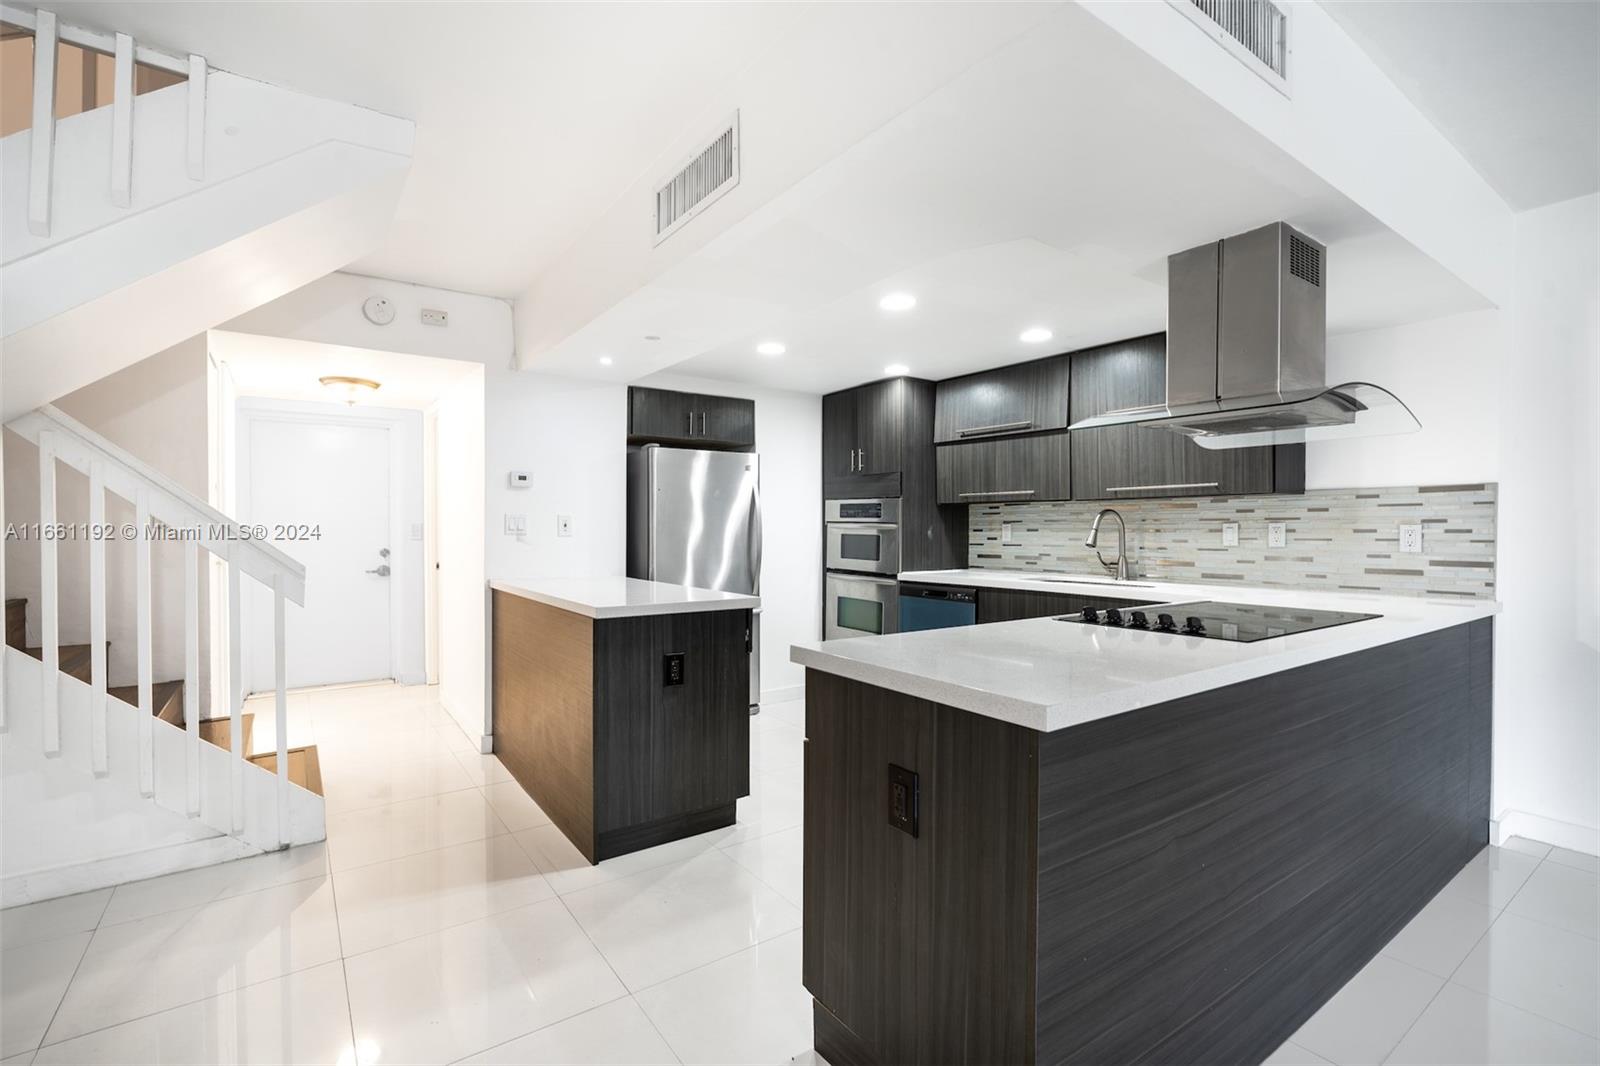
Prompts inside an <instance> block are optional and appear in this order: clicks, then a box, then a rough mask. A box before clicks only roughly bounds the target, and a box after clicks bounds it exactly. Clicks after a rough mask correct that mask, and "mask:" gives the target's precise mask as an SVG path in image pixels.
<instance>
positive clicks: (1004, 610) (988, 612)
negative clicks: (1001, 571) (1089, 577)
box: [978, 588, 1160, 625]
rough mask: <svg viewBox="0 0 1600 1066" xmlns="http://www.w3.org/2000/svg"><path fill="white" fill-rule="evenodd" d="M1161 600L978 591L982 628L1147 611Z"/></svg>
mask: <svg viewBox="0 0 1600 1066" xmlns="http://www.w3.org/2000/svg"><path fill="white" fill-rule="evenodd" d="M1158 602H1160V601H1158V600H1140V599H1128V598H1126V597H1121V596H1116V597H1113V596H1074V595H1069V594H1066V593H1057V592H1034V591H1030V590H1026V589H984V588H980V589H979V590H978V624H979V625H984V624H985V623H988V622H1014V621H1016V620H1017V619H1019V618H1055V617H1059V616H1060V615H1064V614H1076V613H1077V612H1079V611H1081V610H1083V609H1084V608H1085V607H1093V608H1094V609H1095V610H1097V611H1098V610H1104V609H1105V608H1107V607H1143V606H1145V605H1146V604H1151V603H1158Z"/></svg>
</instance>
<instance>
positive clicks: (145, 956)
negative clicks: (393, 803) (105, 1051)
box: [48, 881, 339, 1043]
mask: <svg viewBox="0 0 1600 1066" xmlns="http://www.w3.org/2000/svg"><path fill="white" fill-rule="evenodd" d="M338 957H339V930H338V925H337V923H336V921H335V920H334V911H333V886H332V885H331V884H330V883H328V882H326V881H297V882H295V883H293V884H289V885H281V886H279V887H276V888H267V889H262V890H261V891H259V892H252V893H250V894H248V895H244V896H234V897H233V898H231V899H225V900H222V901H220V902H217V903H211V904H208V905H206V906H204V907H192V908H189V909H188V910H181V911H174V912H172V913H170V914H161V915H156V916H155V917H152V918H141V919H139V920H138V921H133V922H123V923H121V924H119V925H103V926H101V927H100V929H99V930H98V931H96V932H95V934H94V939H93V940H92V941H91V942H90V944H89V950H88V951H86V952H85V953H84V956H83V962H82V963H81V964H80V965H79V967H78V974H77V976H76V977H75V978H74V979H73V982H72V986H71V987H70V988H69V989H68V990H67V995H66V998H65V999H64V1000H63V1001H62V1003H61V1010H60V1011H59V1012H58V1013H57V1014H56V1018H55V1022H54V1023H53V1024H52V1025H51V1026H50V1032H49V1034H48V1040H49V1041H50V1042H51V1043H55V1042H57V1041H59V1040H65V1039H68V1038H69V1037H74V1036H78V1035H81V1034H83V1033H86V1032H90V1031H91V1030H95V1029H101V1028H104V1027H105V1026H108V1025H115V1024H117V1023H119V1022H125V1021H132V1020H133V1019H135V1018H142V1017H143V1016H145V1015H147V1014H153V1013H154V1012H156V1011H159V1010H165V1009H167V1008H169V1007H176V1006H179V1005H181V1004H184V1003H192V1002H194V1001H195V1000H200V999H205V998H207V997H209V996H215V995H217V994H219V993H222V992H231V991H233V990H234V989H236V988H240V987H243V986H245V985H249V984H253V983H255V982H257V981H264V980H267V979H268V978H272V977H280V976H282V975H283V974H286V973H292V972H294V971H295V970H303V969H307V968H309V967H311V966H315V965H318V964H319V963H324V962H330V961H332V960H335V959H337V958H338Z"/></svg>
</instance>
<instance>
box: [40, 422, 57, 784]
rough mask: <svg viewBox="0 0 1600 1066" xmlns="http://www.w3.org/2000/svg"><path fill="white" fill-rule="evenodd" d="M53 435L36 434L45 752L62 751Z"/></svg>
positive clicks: (41, 693)
mask: <svg viewBox="0 0 1600 1066" xmlns="http://www.w3.org/2000/svg"><path fill="white" fill-rule="evenodd" d="M55 437H56V435H55V434H54V433H40V434H39V642H40V652H39V654H40V657H41V658H42V659H43V660H44V670H43V685H42V687H41V690H40V698H41V703H40V706H41V707H42V708H43V711H44V752H45V754H46V755H54V754H56V753H57V752H59V751H60V750H61V708H60V697H61V642H60V633H59V630H58V625H59V622H58V619H57V617H56V597H57V587H56V586H57V582H58V580H59V577H60V575H59V573H58V572H57V570H56V539H55V531H54V530H53V529H52V528H51V527H52V526H54V525H55V524H56V448H55Z"/></svg>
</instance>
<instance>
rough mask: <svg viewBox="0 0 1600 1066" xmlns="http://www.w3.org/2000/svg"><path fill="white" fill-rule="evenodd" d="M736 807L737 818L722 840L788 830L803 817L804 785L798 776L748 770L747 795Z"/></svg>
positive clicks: (804, 808)
mask: <svg viewBox="0 0 1600 1066" xmlns="http://www.w3.org/2000/svg"><path fill="white" fill-rule="evenodd" d="M736 809H737V812H738V813H737V815H736V817H737V819H738V820H737V821H736V823H735V824H734V826H733V827H732V828H731V829H730V830H729V831H728V836H727V838H726V841H725V843H728V844H738V843H742V842H743V841H746V840H754V839H755V838H756V837H760V836H766V835H767V834H768V833H776V832H779V831H781V830H784V829H792V828H794V827H795V826H797V825H800V824H801V823H802V822H803V821H804V820H805V813H806V805H805V786H804V784H803V782H802V781H801V780H800V779H799V778H798V777H788V776H784V775H778V774H757V773H752V774H751V775H750V795H748V796H746V797H744V798H743V799H741V800H739V802H738V804H737V805H736Z"/></svg>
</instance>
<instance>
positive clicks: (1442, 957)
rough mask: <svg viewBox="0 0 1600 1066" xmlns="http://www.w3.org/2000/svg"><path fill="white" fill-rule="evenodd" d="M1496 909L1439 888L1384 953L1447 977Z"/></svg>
mask: <svg viewBox="0 0 1600 1066" xmlns="http://www.w3.org/2000/svg"><path fill="white" fill-rule="evenodd" d="M1498 913H1499V912H1498V911H1496V910H1495V909H1494V908H1493V907H1491V906H1489V905H1488V904H1487V903H1479V902H1477V901H1476V900H1471V899H1468V898H1467V897H1466V896H1462V895H1457V894H1456V893H1453V892H1441V893H1439V894H1438V895H1437V896H1435V897H1433V899H1432V900H1431V901H1429V903H1428V905H1427V906H1426V907H1424V908H1422V913H1420V914H1418V915H1417V916H1416V917H1415V918H1413V919H1411V921H1410V922H1409V923H1407V925H1406V927H1405V928H1404V929H1402V930H1400V932H1399V933H1398V934H1397V935H1396V936H1395V938H1394V939H1393V940H1391V941H1389V943H1388V944H1387V945H1386V946H1385V947H1384V949H1383V954H1385V955H1387V956H1389V957H1390V958H1392V959H1399V960H1400V961H1401V962H1404V963H1409V964H1410V965H1412V966H1415V967H1417V968H1418V969H1421V970H1427V971H1428V972H1429V973H1431V974H1434V975H1435V976H1437V977H1449V976H1450V975H1451V974H1452V973H1454V972H1455V969H1456V967H1457V966H1460V965H1461V960H1462V959H1465V958H1466V957H1467V953H1468V952H1470V951H1471V950H1472V948H1473V946H1474V945H1475V944H1477V942H1478V939H1479V938H1480V937H1482V936H1483V934H1484V933H1485V932H1486V931H1488V928H1489V926H1490V925H1491V924H1493V922H1494V919H1495V916H1496V915H1497V914H1498Z"/></svg>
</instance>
